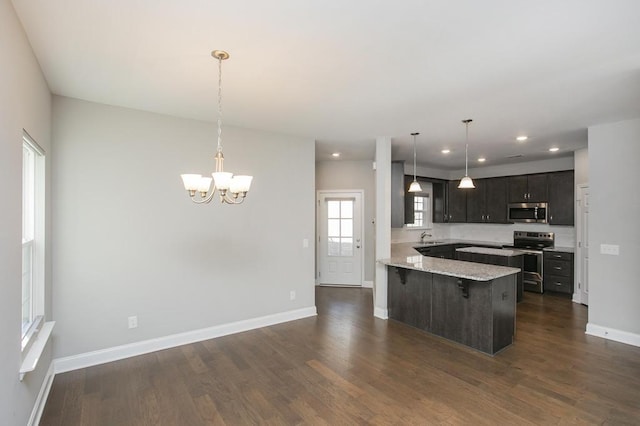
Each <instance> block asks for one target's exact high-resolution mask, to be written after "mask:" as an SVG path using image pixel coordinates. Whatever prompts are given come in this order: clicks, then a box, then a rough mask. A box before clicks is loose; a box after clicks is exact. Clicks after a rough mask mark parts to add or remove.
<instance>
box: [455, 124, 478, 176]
mask: <svg viewBox="0 0 640 426" xmlns="http://www.w3.org/2000/svg"><path fill="white" fill-rule="evenodd" d="M472 121H473V120H471V119H470V118H468V119H466V120H462V122H463V123H464V125H465V127H466V144H465V146H464V177H463V178H462V179H460V184H459V185H458V188H460V189H470V188H475V187H476V186H475V185H474V184H473V180H471V178H470V177H469V123H471V122H472Z"/></svg>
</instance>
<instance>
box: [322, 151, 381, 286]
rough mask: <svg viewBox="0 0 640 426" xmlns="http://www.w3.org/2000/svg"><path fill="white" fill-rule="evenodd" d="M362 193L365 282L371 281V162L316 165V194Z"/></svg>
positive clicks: (372, 239) (372, 207)
mask: <svg viewBox="0 0 640 426" xmlns="http://www.w3.org/2000/svg"><path fill="white" fill-rule="evenodd" d="M338 189H362V190H364V206H363V207H364V223H363V227H364V242H365V246H364V254H365V256H364V279H365V280H366V281H373V279H374V266H375V265H374V263H375V259H374V247H375V245H374V241H375V239H374V236H375V233H374V230H375V227H374V224H373V218H374V215H375V207H376V204H375V198H376V197H375V195H376V193H375V170H373V162H372V161H367V160H365V161H342V160H333V161H318V162H317V163H316V190H338Z"/></svg>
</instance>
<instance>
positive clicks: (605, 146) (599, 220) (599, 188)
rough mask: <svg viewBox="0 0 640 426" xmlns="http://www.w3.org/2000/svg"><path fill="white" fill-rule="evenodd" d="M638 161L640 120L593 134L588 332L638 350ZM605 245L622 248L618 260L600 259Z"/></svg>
mask: <svg viewBox="0 0 640 426" xmlns="http://www.w3.org/2000/svg"><path fill="white" fill-rule="evenodd" d="M638 158H640V119H635V120H629V121H622V122H619V123H613V124H605V125H600V126H594V127H590V128H589V194H590V210H589V283H590V284H589V285H590V290H589V326H599V327H605V328H609V329H614V330H619V331H623V332H627V333H632V334H635V335H636V337H635V339H636V342H638V344H640V281H639V279H638V272H639V271H640V269H639V268H638V259H640V238H639V236H640V221H638V212H639V211H640V197H638V195H637V193H638V183H637V182H638V180H640V171H639V169H638ZM601 244H615V245H619V246H620V255H619V256H611V255H605V254H601V253H600V245H601ZM589 326H588V327H589ZM588 329H589V328H588ZM612 334H613V333H612Z"/></svg>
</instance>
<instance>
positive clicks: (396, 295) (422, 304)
mask: <svg viewBox="0 0 640 426" xmlns="http://www.w3.org/2000/svg"><path fill="white" fill-rule="evenodd" d="M431 282H432V274H430V273H427V272H420V271H415V270H413V269H404V268H392V267H390V268H389V281H388V288H387V297H388V300H387V303H388V309H389V318H392V319H394V320H397V321H400V322H403V323H405V324H407V325H410V326H413V327H417V328H419V329H421V330H426V331H429V330H430V327H431Z"/></svg>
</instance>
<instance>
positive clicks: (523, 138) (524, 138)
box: [516, 135, 529, 142]
mask: <svg viewBox="0 0 640 426" xmlns="http://www.w3.org/2000/svg"><path fill="white" fill-rule="evenodd" d="M527 139H529V136H524V135H522V136H518V137H517V138H516V140H517V141H518V142H524V141H526V140H527Z"/></svg>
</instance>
